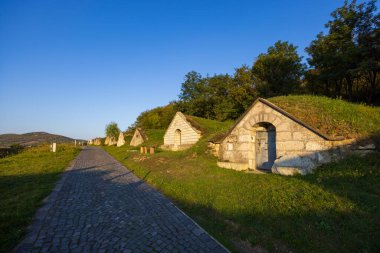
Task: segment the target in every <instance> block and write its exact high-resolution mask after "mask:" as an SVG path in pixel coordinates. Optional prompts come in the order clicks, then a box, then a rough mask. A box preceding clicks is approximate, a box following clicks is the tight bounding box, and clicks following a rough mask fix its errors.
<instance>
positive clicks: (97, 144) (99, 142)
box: [92, 138, 102, 146]
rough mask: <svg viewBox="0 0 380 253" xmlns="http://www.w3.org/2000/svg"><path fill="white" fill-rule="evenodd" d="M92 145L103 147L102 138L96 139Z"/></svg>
mask: <svg viewBox="0 0 380 253" xmlns="http://www.w3.org/2000/svg"><path fill="white" fill-rule="evenodd" d="M92 145H95V146H100V145H102V139H101V138H95V139H93V140H92Z"/></svg>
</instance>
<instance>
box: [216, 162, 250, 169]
mask: <svg viewBox="0 0 380 253" xmlns="http://www.w3.org/2000/svg"><path fill="white" fill-rule="evenodd" d="M217 164H218V166H219V167H222V168H226V169H232V170H237V171H243V170H248V163H232V162H218V163H217Z"/></svg>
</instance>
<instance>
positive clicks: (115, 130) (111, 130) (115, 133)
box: [106, 122, 120, 138]
mask: <svg viewBox="0 0 380 253" xmlns="http://www.w3.org/2000/svg"><path fill="white" fill-rule="evenodd" d="M119 134H120V129H119V127H118V126H117V123H115V122H111V123H109V124H108V125H107V126H106V136H107V137H114V138H118V137H119Z"/></svg>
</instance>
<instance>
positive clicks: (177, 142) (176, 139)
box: [174, 129, 181, 146]
mask: <svg viewBox="0 0 380 253" xmlns="http://www.w3.org/2000/svg"><path fill="white" fill-rule="evenodd" d="M174 145H176V146H179V145H181V130H179V129H177V130H175V132H174Z"/></svg>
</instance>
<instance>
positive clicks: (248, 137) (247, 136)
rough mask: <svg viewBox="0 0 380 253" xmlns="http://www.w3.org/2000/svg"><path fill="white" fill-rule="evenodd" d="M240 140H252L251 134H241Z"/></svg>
mask: <svg viewBox="0 0 380 253" xmlns="http://www.w3.org/2000/svg"><path fill="white" fill-rule="evenodd" d="M238 142H251V135H248V134H245V135H239V136H238Z"/></svg>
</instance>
